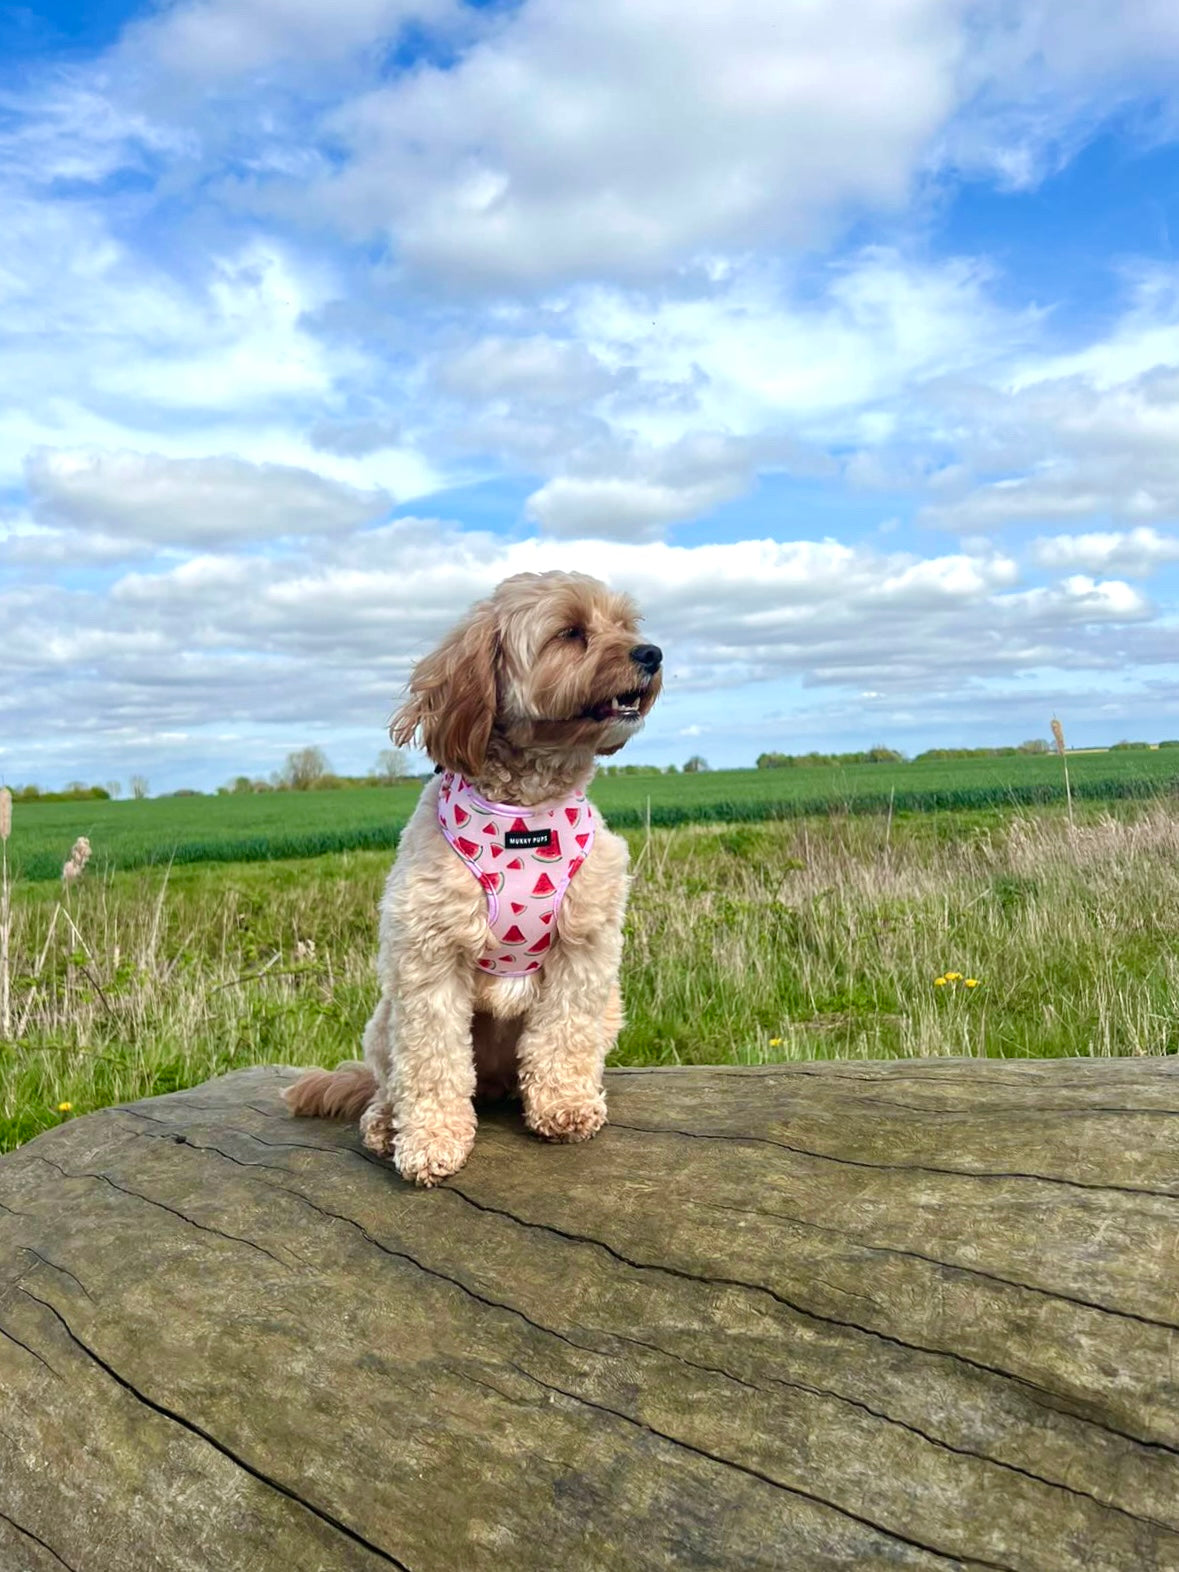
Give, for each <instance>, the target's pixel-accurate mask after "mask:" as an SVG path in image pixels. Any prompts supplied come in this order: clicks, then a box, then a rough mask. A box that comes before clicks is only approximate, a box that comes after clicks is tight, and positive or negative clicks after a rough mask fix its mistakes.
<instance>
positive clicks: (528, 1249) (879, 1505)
mask: <svg viewBox="0 0 1179 1572" xmlns="http://www.w3.org/2000/svg"><path fill="white" fill-rule="evenodd" d="M1177 1069H1179V1066H1177V1065H1176V1063H1175V1062H1174V1061H1167V1060H1122V1061H1100V1060H1071V1061H1048V1062H1032V1063H1028V1062H1019V1063H1015V1062H995V1061H989V1062H988V1061H982V1062H979V1061H970V1060H923V1061H920V1062H913V1061H910V1062H904V1063H876V1062H872V1063H830V1064H807V1065H791V1066H774V1067H768V1068H765V1069H756V1070H722V1069H684V1070H658V1071H638V1070H636V1071H614V1072H612V1073H611V1074H610V1077H609V1097H610V1109H611V1123H610V1125H609V1127H608V1128H607V1129H606V1130H605V1131H604V1132H603V1133H602V1135H601V1136H600V1137H599V1138H598V1139H597V1140H596V1141H594V1142H593V1143H591V1144H590V1145H587V1146H579V1147H560V1146H548V1145H545V1144H543V1143H541V1142H539V1141H535V1140H533V1139H531V1138H530V1137H529V1136H527V1135H526V1134H525V1133H524V1132H523V1129H522V1127H521V1125H520V1122H519V1118H518V1116H517V1115H516V1114H515V1113H514V1112H512V1111H504V1112H495V1113H492V1114H491V1115H489V1116H488V1117H486V1118H484V1120H483V1122H482V1124H481V1128H480V1133H479V1138H478V1141H477V1143H476V1147H475V1152H474V1155H473V1157H472V1159H471V1161H470V1163H469V1164H468V1166H467V1167H466V1168H465V1169H464V1170H463V1172H462V1173H461V1174H459V1175H458V1176H457V1177H456V1178H455V1179H454V1180H452V1181H449V1182H448V1183H447V1184H446V1185H444V1186H443V1187H442V1188H441V1189H439V1190H436V1191H429V1192H427V1191H421V1190H415V1189H412V1188H410V1187H408V1186H406V1185H404V1184H403V1183H401V1182H400V1181H399V1180H398V1178H397V1176H396V1175H395V1173H394V1172H393V1171H392V1169H391V1168H390V1167H389V1166H388V1165H387V1164H385V1163H382V1162H379V1161H378V1160H376V1159H375V1158H373V1157H371V1156H370V1155H369V1154H368V1153H366V1152H365V1151H364V1150H363V1149H362V1148H361V1147H360V1146H359V1144H358V1140H357V1135H356V1131H355V1130H354V1129H352V1128H349V1127H346V1126H343V1125H334V1124H329V1123H321V1122H307V1123H303V1122H294V1121H292V1120H290V1119H289V1118H287V1117H286V1115H285V1112H284V1110H283V1108H282V1105H281V1103H280V1102H279V1099H278V1090H279V1087H280V1086H281V1085H282V1084H284V1083H285V1082H286V1081H287V1080H288V1079H289V1078H290V1077H291V1076H292V1075H293V1074H294V1072H293V1071H289V1070H276V1069H263V1070H249V1071H244V1072H241V1073H239V1074H235V1075H230V1076H227V1077H225V1078H224V1079H222V1080H219V1081H214V1082H211V1083H209V1084H207V1085H205V1086H202V1087H198V1088H196V1089H194V1090H192V1091H189V1092H181V1093H177V1094H175V1095H172V1096H167V1097H160V1098H156V1099H152V1100H149V1101H145V1102H142V1103H137V1104H135V1105H134V1106H130V1107H126V1108H121V1109H111V1110H108V1111H105V1112H103V1113H98V1114H94V1115H91V1116H90V1117H88V1118H84V1119H79V1120H77V1121H74V1122H72V1123H69V1124H66V1125H63V1126H62V1127H60V1128H59V1129H56V1130H54V1131H52V1132H50V1133H48V1134H46V1135H43V1136H41V1137H40V1138H39V1139H37V1140H35V1141H32V1142H30V1143H29V1145H28V1146H26V1147H24V1148H22V1149H20V1150H18V1151H17V1152H15V1153H13V1154H11V1155H9V1156H8V1157H6V1158H4V1159H3V1160H2V1161H0V1332H2V1335H0V1568H4V1569H5V1572H7V1569H10V1568H11V1569H16V1572H26V1569H27V1572H42V1569H47V1572H49V1569H51V1572H58V1569H60V1568H62V1567H66V1568H68V1569H70V1572H148V1569H149V1568H150V1569H153V1572H159V1569H172V1568H175V1569H183V1572H201V1569H205V1568H208V1569H214V1572H280V1569H282V1572H286V1569H288V1568H289V1569H296V1572H314V1569H324V1572H329V1569H330V1572H335V1569H349V1572H351V1569H357V1572H360V1569H364V1572H372V1569H376V1568H380V1567H401V1568H408V1569H411V1572H479V1569H482V1568H493V1567H494V1568H510V1569H512V1572H519V1569H523V1572H530V1569H533V1568H536V1569H540V1568H544V1569H545V1572H548V1569H551V1568H555V1567H559V1568H571V1569H582V1568H585V1569H597V1568H601V1569H609V1572H619V1569H630V1568H673V1567H674V1568H718V1569H726V1572H728V1569H733V1568H780V1569H786V1572H821V1569H826V1568H848V1567H852V1568H860V1567H863V1568H889V1569H896V1568H946V1567H955V1568H994V1569H1005V1572H1058V1569H1059V1572H1064V1569H1082V1568H1083V1569H1084V1572H1175V1569H1177V1568H1179V1374H1177V1372H1179V1360H1177V1357H1176V1356H1177V1354H1179V1328H1177V1323H1179V1226H1177V1225H1179V1074H1177V1073H1176V1072H1177Z"/></svg>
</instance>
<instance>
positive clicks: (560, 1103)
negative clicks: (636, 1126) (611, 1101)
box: [524, 1092, 606, 1141]
mask: <svg viewBox="0 0 1179 1572" xmlns="http://www.w3.org/2000/svg"><path fill="white" fill-rule="evenodd" d="M524 1117H525V1123H526V1124H527V1125H528V1128H529V1129H530V1130H532V1131H534V1132H535V1133H536V1134H537V1135H541V1136H543V1137H544V1139H545V1140H546V1141H588V1140H589V1139H590V1137H591V1136H595V1135H597V1133H598V1131H599V1130H600V1129H601V1128H602V1126H603V1125H604V1124H605V1123H606V1098H605V1096H604V1094H603V1093H601V1092H598V1093H597V1095H596V1096H593V1097H586V1098H559V1099H558V1098H554V1099H552V1100H551V1101H549V1102H543V1103H541V1102H534V1103H533V1104H532V1106H531V1107H529V1108H528V1110H527V1111H526V1113H525V1116H524Z"/></svg>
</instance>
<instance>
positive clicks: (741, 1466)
mask: <svg viewBox="0 0 1179 1572" xmlns="http://www.w3.org/2000/svg"><path fill="white" fill-rule="evenodd" d="M512 1368H513V1369H514V1370H518V1371H519V1372H520V1374H521V1375H522V1376H524V1377H526V1378H527V1379H528V1380H529V1381H535V1383H536V1384H537V1386H539V1387H543V1388H544V1389H545V1390H546V1391H549V1392H554V1393H556V1394H557V1395H558V1396H560V1397H564V1398H567V1399H568V1400H569V1401H570V1402H572V1403H578V1404H581V1405H583V1406H585V1407H587V1408H593V1409H596V1410H597V1411H598V1412H599V1413H603V1414H610V1415H612V1416H613V1417H614V1418H615V1419H619V1420H621V1421H622V1423H623V1424H626V1425H633V1426H634V1427H635V1429H637V1430H642V1431H645V1432H646V1434H647V1435H650V1436H654V1437H655V1439H656V1440H659V1441H664V1442H666V1443H668V1445H670V1446H674V1447H677V1448H679V1449H680V1450H681V1451H684V1452H691V1453H692V1454H693V1455H694V1456H696V1457H699V1458H703V1459H704V1460H705V1461H706V1462H709V1463H716V1464H718V1465H719V1466H720V1467H722V1468H731V1469H734V1470H735V1471H736V1472H737V1473H740V1474H745V1475H747V1476H748V1477H749V1478H750V1479H756V1480H759V1481H760V1482H761V1483H762V1484H765V1485H770V1486H771V1487H772V1488H773V1489H775V1490H783V1491H785V1492H786V1493H787V1494H788V1495H792V1496H796V1497H798V1498H799V1499H801V1500H803V1501H809V1502H811V1503H812V1504H813V1505H815V1506H821V1507H826V1508H827V1509H828V1510H829V1511H832V1512H837V1513H839V1515H840V1516H841V1517H846V1518H848V1519H849V1520H850V1521H851V1522H853V1523H859V1524H860V1525H861V1526H862V1527H864V1528H869V1529H871V1530H872V1531H873V1532H874V1533H877V1534H880V1535H882V1536H883V1537H884V1538H886V1539H891V1540H893V1541H895V1542H896V1543H897V1544H902V1545H908V1546H910V1547H911V1548H912V1549H914V1550H922V1551H924V1552H925V1554H926V1555H930V1556H935V1557H936V1558H937V1559H938V1560H939V1561H945V1562H949V1564H950V1565H951V1566H959V1567H962V1566H965V1567H985V1568H987V1569H988V1572H1020V1569H1019V1568H1017V1567H1012V1566H1009V1565H1007V1563H1006V1562H1000V1561H983V1560H980V1559H978V1558H977V1557H970V1558H968V1559H965V1560H964V1559H963V1558H962V1557H961V1556H959V1555H958V1554H957V1553H956V1552H955V1551H952V1550H942V1549H940V1548H939V1547H938V1546H936V1545H930V1544H926V1543H925V1542H924V1541H923V1540H920V1539H913V1538H910V1536H909V1535H907V1534H903V1533H901V1532H900V1530H899V1529H894V1528H889V1527H888V1526H887V1525H886V1524H883V1523H877V1522H875V1521H874V1520H873V1519H872V1518H870V1517H865V1516H864V1515H863V1514H862V1513H859V1512H855V1511H853V1510H852V1509H851V1508H850V1507H847V1506H843V1505H842V1504H841V1503H840V1502H838V1501H832V1500H830V1499H829V1498H827V1497H826V1496H820V1495H816V1494H814V1493H813V1492H811V1491H809V1490H803V1489H802V1488H801V1486H799V1485H790V1484H787V1483H786V1482H785V1481H784V1480H781V1479H775V1478H774V1476H773V1475H772V1474H766V1473H763V1472H762V1470H761V1469H758V1468H753V1467H752V1466H750V1465H749V1464H748V1463H739V1462H737V1461H736V1459H735V1458H731V1457H722V1456H721V1455H720V1454H719V1453H717V1452H709V1451H708V1450H707V1449H706V1448H705V1447H699V1446H693V1444H692V1443H691V1442H690V1441H683V1440H680V1439H679V1438H678V1437H677V1436H673V1435H668V1434H667V1432H666V1431H663V1430H658V1429H656V1427H655V1426H654V1425H649V1424H647V1423H646V1421H645V1420H642V1419H635V1418H634V1417H633V1416H632V1415H630V1414H627V1413H624V1412H623V1411H622V1410H621V1409H618V1408H612V1407H610V1405H609V1404H608V1403H598V1402H595V1401H594V1399H593V1398H589V1397H583V1396H582V1395H581V1394H580V1393H578V1392H569V1391H566V1390H565V1388H564V1387H560V1386H556V1385H554V1384H553V1383H552V1382H550V1381H544V1380H542V1379H541V1377H540V1376H538V1375H536V1374H535V1373H534V1372H533V1371H531V1370H526V1369H525V1368H524V1366H523V1365H519V1364H516V1363H515V1362H514V1361H513V1362H512Z"/></svg>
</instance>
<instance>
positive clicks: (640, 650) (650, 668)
mask: <svg viewBox="0 0 1179 1572" xmlns="http://www.w3.org/2000/svg"><path fill="white" fill-rule="evenodd" d="M630 658H631V660H633V661H634V663H635V665H636V666H641V667H642V668H643V670H644V671H645V672H647V673H648V674H649V675H650V676H652V677H653V676H654V675H655V673H656V672H657V671H658V670H659V668H660V666H662V664H663V651H662V650H661V649H660V648H659V646H658V644H636V645H635V647H634V649H633V650H631V652H630Z"/></svg>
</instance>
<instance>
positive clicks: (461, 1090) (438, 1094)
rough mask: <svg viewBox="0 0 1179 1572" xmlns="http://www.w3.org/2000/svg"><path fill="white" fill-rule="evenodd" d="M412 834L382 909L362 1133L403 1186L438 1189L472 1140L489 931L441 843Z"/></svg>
mask: <svg viewBox="0 0 1179 1572" xmlns="http://www.w3.org/2000/svg"><path fill="white" fill-rule="evenodd" d="M427 806H429V805H427ZM413 829H414V826H413V824H412V822H411V825H410V829H409V830H407V831H406V834H405V836H403V839H402V847H401V850H400V851H399V853H398V861H397V863H396V864H395V865H394V868H393V872H392V874H391V875H390V878H389V883H388V886H387V887H386V891H385V898H384V900H383V901H382V903H381V951H380V956H379V959H378V962H377V969H378V973H379V976H380V980H381V1000H380V1003H379V1004H378V1006H377V1008H376V1010H375V1011H374V1013H373V1017H372V1019H371V1021H370V1022H369V1025H368V1030H367V1031H366V1033H365V1045H364V1046H365V1059H366V1060H367V1062H368V1064H369V1065H370V1067H371V1068H372V1070H373V1073H374V1075H375V1077H376V1082H377V1092H376V1096H375V1097H374V1099H373V1101H372V1103H371V1104H370V1105H369V1107H368V1109H367V1111H366V1112H365V1114H364V1116H363V1118H362V1119H361V1121H360V1127H361V1132H362V1135H363V1138H364V1143H365V1145H366V1146H368V1147H370V1148H371V1149H372V1150H373V1151H375V1152H379V1153H381V1155H382V1156H386V1155H389V1154H390V1153H391V1154H392V1157H393V1160H394V1162H395V1163H396V1165H397V1168H398V1171H399V1172H400V1173H401V1174H402V1175H403V1176H404V1177H405V1178H406V1179H409V1180H412V1181H414V1182H416V1183H417V1184H422V1185H432V1184H436V1183H437V1182H438V1180H439V1179H444V1178H445V1177H446V1176H447V1175H448V1174H453V1173H457V1171H458V1170H459V1169H460V1168H461V1167H462V1166H463V1164H464V1163H465V1162H466V1160H467V1157H468V1155H469V1154H470V1150H471V1145H472V1143H473V1141H474V1139H475V1110H474V1106H473V1103H472V1098H473V1096H474V1092H475V1060H474V1051H473V1048H472V1043H471V1018H472V1013H473V1010H472V1005H473V999H474V989H475V978H474V960H473V956H477V955H478V953H479V950H480V948H481V946H482V944H483V936H484V935H485V934H486V932H487V922H486V915H485V910H486V907H485V902H484V898H483V894H482V892H481V891H480V890H479V889H478V886H476V885H474V884H473V882H472V880H471V877H470V875H469V874H468V873H467V871H466V869H465V868H464V867H463V866H462V864H461V863H460V862H459V860H458V858H457V857H455V855H454V853H453V852H452V851H451V850H450V848H449V847H448V846H447V845H446V843H445V841H444V840H443V839H442V837H441V835H439V834H437V833H436V832H434V831H433V828H432V826H431V827H430V829H429V832H428V833H427V834H425V835H422V834H418V835H414V834H411V831H412V830H413Z"/></svg>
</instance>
